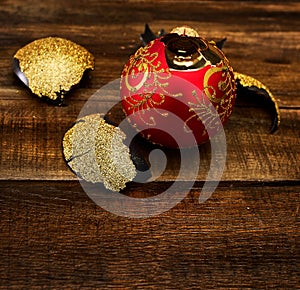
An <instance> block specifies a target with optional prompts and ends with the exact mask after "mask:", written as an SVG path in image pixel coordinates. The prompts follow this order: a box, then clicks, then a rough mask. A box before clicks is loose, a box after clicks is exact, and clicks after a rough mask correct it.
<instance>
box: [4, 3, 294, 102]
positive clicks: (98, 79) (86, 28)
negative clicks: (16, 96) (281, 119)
mask: <svg viewBox="0 0 300 290" xmlns="http://www.w3.org/2000/svg"><path fill="white" fill-rule="evenodd" d="M12 2H13V3H15V4H14V5H10V1H6V2H5V4H4V5H3V6H1V8H0V11H2V14H3V15H4V16H5V18H3V19H5V25H3V26H1V27H0V42H1V44H2V46H1V48H0V61H1V63H2V65H3V70H1V71H0V87H1V95H4V96H6V97H13V96H11V94H10V92H11V91H10V90H14V89H17V88H20V87H19V83H18V82H16V80H15V78H14V77H13V75H12V73H11V62H12V60H11V58H12V56H13V55H14V53H15V52H16V50H17V49H19V48H20V47H21V46H23V45H25V44H26V43H28V42H30V41H32V40H34V39H36V38H40V37H45V36H49V35H59V36H61V37H66V38H70V39H71V40H74V41H76V42H78V43H80V44H82V45H84V46H85V47H87V48H88V49H89V50H90V51H91V52H92V53H93V54H94V55H95V57H96V70H95V71H94V72H93V74H92V79H91V80H90V82H89V83H88V86H89V87H92V88H95V89H98V88H100V87H101V86H102V85H104V84H106V83H107V82H109V81H112V80H114V79H115V78H118V77H119V75H120V72H121V70H122V67H123V64H124V63H125V62H126V61H127V59H128V56H129V55H130V54H131V53H133V51H134V50H135V49H136V47H137V45H138V44H139V34H140V33H141V32H142V31H143V26H144V23H145V22H151V25H152V27H153V29H154V30H155V31H156V30H159V29H160V28H162V27H164V28H165V29H166V30H167V31H168V30H170V29H171V28H173V27H174V26H178V25H182V24H188V25H192V26H193V27H195V28H196V29H198V30H199V31H201V35H202V36H203V37H207V38H209V39H220V38H223V37H227V38H228V41H227V44H226V46H225V48H224V50H225V52H226V54H227V55H228V57H229V59H230V60H231V63H232V65H233V67H234V69H235V70H237V71H240V72H244V73H247V74H249V75H252V76H254V77H257V78H258V79H260V80H261V81H263V82H265V83H266V84H267V85H268V86H269V88H270V89H271V90H272V91H273V93H274V95H275V96H276V98H277V99H278V100H279V104H280V105H281V106H283V107H291V106H296V107H299V106H300V103H299V102H300V98H299V95H298V92H299V83H298V75H299V70H300V64H299V57H298V55H299V46H298V43H299V41H300V38H299V35H300V34H299V28H298V27H300V20H299V19H300V17H299V14H300V5H299V3H297V2H292V3H289V4H285V5H283V4H282V3H279V4H270V3H269V4H266V3H246V2H244V3H242V5H241V4H240V3H239V2H232V3H230V4H228V3H227V2H226V5H224V4H220V3H218V2H205V3H201V5H199V4H197V3H196V2H195V3H194V4H191V3H192V2H189V3H181V2H178V3H175V4H173V5H170V4H169V3H168V1H165V2H159V3H156V4H155V5H154V4H153V2H151V1H150V2H146V3H130V2H129V3H122V9H119V8H120V2H116V3H114V2H113V3H111V2H109V3H108V2H104V3H102V1H101V3H99V2H98V1H90V2H89V3H88V4H78V3H77V4H73V3H72V9H71V10H68V9H66V7H68V4H65V5H66V7H64V6H62V7H61V6H60V5H58V4H54V3H50V4H47V5H48V6H47V7H48V11H47V15H43V14H45V12H44V10H43V9H45V7H44V6H43V5H35V6H34V5H32V3H23V2H22V7H23V9H20V10H18V11H17V12H15V11H14V9H15V7H16V5H18V4H16V3H18V2H17V1H12ZM20 5H21V4H20ZM83 5H86V6H87V7H88V8H87V9H88V10H87V11H89V13H86V14H84V13H81V11H82V9H83V7H82V6H83ZM178 7H180V10H181V11H182V13H180V14H179V13H177V11H178V9H179V8H178ZM191 7H193V9H191ZM283 7H285V8H284V9H283ZM133 8H134V9H133ZM203 11H205V13H203ZM40 15H43V16H44V17H46V18H43V21H42V22H41V23H40V22H39V29H36V21H37V19H36V18H37V17H38V19H40ZM74 15H76V17H74ZM159 15H160V16H162V17H159ZM185 15H188V16H189V17H186V16H185ZM199 15H201V17H200V16H199ZM4 16H3V17H4ZM60 18H63V19H64V21H63V24H62V23H61V21H60ZM187 19H188V21H187ZM224 19H226V21H224ZM245 19H246V20H247V21H245ZM112 20H113V21H112ZM4 87H6V88H7V89H8V90H7V91H5V90H4ZM2 90H3V91H2ZM20 96H23V95H20Z"/></svg>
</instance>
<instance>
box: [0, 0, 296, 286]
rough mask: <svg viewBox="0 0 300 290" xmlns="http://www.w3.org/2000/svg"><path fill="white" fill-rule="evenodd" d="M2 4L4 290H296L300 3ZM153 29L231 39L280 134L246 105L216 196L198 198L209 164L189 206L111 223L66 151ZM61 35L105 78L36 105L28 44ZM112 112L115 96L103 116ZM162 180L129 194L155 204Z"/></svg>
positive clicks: (237, 63)
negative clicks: (19, 61)
mask: <svg viewBox="0 0 300 290" xmlns="http://www.w3.org/2000/svg"><path fill="white" fill-rule="evenodd" d="M59 3H60V2H58V1H52V0H51V1H44V2H41V1H37V0H35V1H23V0H22V1H21V0H19V1H17V0H15V1H13V0H7V1H1V2H0V44H1V45H0V63H1V65H0V144H1V151H0V162H1V163H0V164H1V168H0V218H1V221H0V255H1V256H0V288H1V289H48V288H50V289H52V288H53V289H79V288H80V289H81V288H83V289H299V287H300V282H299V275H300V270H299V259H300V255H299V199H300V198H299V193H300V182H299V180H300V166H299V155H300V154H299V153H300V146H299V145H300V141H299V137H300V133H299V128H300V97H299V91H300V82H299V75H300V74H299V73H300V58H299V53H300V47H299V43H300V33H299V31H300V28H299V27H300V4H299V3H298V1H292V2H280V1H272V2H265V1H259V2H248V1H242V2H240V1H237V2H229V1H205V2H201V3H200V2H197V1H167V0H165V1H98V0H94V1H70V0H68V1H63V3H62V4H59ZM145 22H148V23H150V25H151V27H152V28H153V30H154V31H158V30H159V29H160V28H165V29H166V30H167V31H168V30H169V29H171V28H172V27H174V26H178V25H182V24H188V25H191V26H193V27H194V28H196V29H197V30H198V31H200V32H201V34H202V36H204V37H207V38H210V39H215V40H218V39H221V38H223V37H227V39H228V40H227V43H226V46H225V49H224V51H225V53H226V55H227V56H228V57H229V59H230V61H231V64H232V66H233V68H234V69H235V70H236V71H239V72H243V73H246V74H249V75H252V76H254V77H256V78H258V79H259V80H261V81H262V82H264V83H265V84H266V85H267V86H268V87H269V88H270V89H271V90H272V92H273V94H274V95H275V96H276V99H277V100H278V103H279V106H280V110H281V117H282V122H281V127H280V129H279V131H278V132H276V133H275V134H273V135H270V134H269V133H268V130H269V128H270V117H269V115H268V113H267V112H266V110H264V109H263V108H260V107H259V106H257V105H254V104H247V103H243V102H240V103H239V104H238V106H237V107H236V108H235V110H234V113H233V115H232V117H231V119H230V121H229V122H228V124H227V125H226V127H225V133H226V137H227V146H228V150H227V161H226V166H225V171H224V174H223V176H222V181H221V182H220V184H219V187H218V188H217V189H216V190H215V192H214V194H213V195H212V197H211V198H210V199H209V200H208V201H206V202H205V203H202V204H199V203H198V197H199V193H200V191H201V188H202V186H203V183H204V180H205V178H206V175H207V171H208V168H209V164H210V150H209V148H210V146H209V144H206V145H204V146H202V147H201V148H200V154H201V168H200V170H199V175H198V178H197V181H196V183H195V185H194V187H193V189H192V190H191V192H190V193H189V194H188V196H187V197H186V198H185V199H184V200H183V201H182V202H180V203H179V204H178V205H176V206H175V207H174V208H172V209H171V210H169V211H168V212H165V213H163V214H161V215H159V216H155V217H151V218H145V219H130V218H125V217H120V216H117V215H114V214H112V213H109V212H107V211H105V210H104V209H102V208H101V207H99V206H97V205H95V204H94V203H93V201H92V200H91V199H89V197H88V196H87V195H86V193H85V192H84V190H83V189H82V187H81V185H80V183H79V182H78V180H77V178H76V177H75V176H74V174H73V173H72V172H71V171H70V170H69V169H68V167H67V166H66V164H65V162H64V160H63V158H62V148H61V140H62V137H63V135H64V133H65V131H66V130H67V129H68V128H69V127H70V126H71V125H72V123H73V122H74V121H75V120H76V118H77V116H78V114H79V112H80V110H81V108H82V107H83V105H84V104H85V102H86V101H87V100H88V99H89V97H90V96H91V95H92V94H93V93H94V92H96V91H97V90H98V89H99V88H100V87H102V86H103V85H105V84H106V83H108V82H110V81H113V80H114V79H116V78H118V77H119V75H120V72H121V70H122V67H123V64H124V63H125V62H126V61H127V59H128V57H129V55H130V54H131V53H133V52H134V51H135V49H136V48H137V46H138V45H139V34H140V33H141V32H142V31H143V28H144V23H145ZM50 35H57V36H60V37H65V38H68V39H70V40H73V41H75V42H77V43H79V44H81V45H83V46H85V47H86V48H87V49H88V50H90V51H91V52H92V53H93V54H94V56H95V58H96V68H95V70H94V71H93V72H91V73H90V74H89V75H88V77H87V78H86V79H85V80H84V82H83V83H82V84H81V86H80V87H79V88H77V89H76V90H74V91H73V92H72V93H71V94H70V95H69V96H68V98H67V106H65V107H54V106H51V105H49V104H47V103H45V102H43V101H41V100H40V99H38V98H36V97H33V96H32V95H31V94H30V92H29V91H28V90H27V89H26V88H25V87H24V86H22V85H21V83H20V82H19V81H18V80H17V79H16V77H15V76H14V75H13V72H12V56H13V55H14V53H15V52H16V51H17V50H18V49H19V48H20V47H22V46H23V45H25V44H27V43H28V42H30V41H32V40H34V39H37V38H40V37H45V36H50ZM109 102H111V99H110V98H109V96H108V97H107V99H104V100H103V104H107V103H109ZM167 154H168V156H170V160H169V164H168V167H167V169H166V170H165V172H164V174H163V175H162V176H160V177H159V178H158V180H156V181H155V182H152V183H150V184H145V185H143V184H135V183H131V184H129V185H128V187H127V189H126V190H125V192H124V193H125V194H127V195H129V196H133V197H141V196H148V195H155V194H156V193H158V192H160V191H162V190H164V189H165V188H166V187H167V186H169V185H170V184H172V181H174V179H175V178H176V170H174V168H175V167H176V165H177V164H178V162H179V160H178V158H177V157H176V155H175V154H173V153H172V152H167Z"/></svg>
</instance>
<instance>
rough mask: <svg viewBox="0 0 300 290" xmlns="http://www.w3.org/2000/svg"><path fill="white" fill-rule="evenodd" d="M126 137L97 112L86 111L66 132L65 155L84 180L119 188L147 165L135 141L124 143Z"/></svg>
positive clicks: (117, 189) (122, 187) (68, 162)
mask: <svg viewBox="0 0 300 290" xmlns="http://www.w3.org/2000/svg"><path fill="white" fill-rule="evenodd" d="M125 138H126V135H125V133H124V132H123V131H122V130H121V129H120V128H119V127H116V126H114V125H111V124H109V123H107V122H106V121H105V120H104V118H102V117H101V116H100V114H92V115H87V116H84V117H82V118H79V119H78V120H77V121H76V123H75V124H74V125H73V126H72V127H71V128H70V129H69V130H68V131H67V132H66V133H65V135H64V138H63V154H64V158H65V160H66V162H67V164H68V166H69V167H70V168H71V169H72V170H73V171H74V172H75V173H76V175H77V176H79V177H80V178H82V179H83V180H85V181H87V182H91V183H103V184H104V186H105V187H106V188H107V189H109V190H112V191H116V192H119V191H120V190H122V189H124V188H125V187H126V183H127V182H130V181H132V180H133V179H134V178H135V177H136V175H137V171H146V170H148V169H149V164H148V161H147V160H146V159H144V157H143V155H141V154H140V151H139V149H138V148H137V147H136V146H135V144H134V143H131V144H130V145H129V146H127V145H125V144H124V140H125Z"/></svg>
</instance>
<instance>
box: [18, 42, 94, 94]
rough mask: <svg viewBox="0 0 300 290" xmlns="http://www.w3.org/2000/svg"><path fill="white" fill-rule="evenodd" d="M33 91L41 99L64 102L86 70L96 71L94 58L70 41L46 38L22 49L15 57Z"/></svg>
mask: <svg viewBox="0 0 300 290" xmlns="http://www.w3.org/2000/svg"><path fill="white" fill-rule="evenodd" d="M14 58H15V59H17V60H18V61H19V66H20V70H21V72H22V73H23V74H24V75H25V77H26V78H27V80H28V86H29V88H30V89H31V91H32V92H33V93H34V94H36V95H37V96H39V97H43V96H45V97H48V98H50V99H52V100H56V99H57V98H58V97H60V98H62V97H63V95H64V94H65V93H66V92H68V91H69V90H70V89H71V87H72V86H74V85H76V84H78V83H79V82H80V80H81V78H82V76H83V73H84V71H85V70H86V69H94V57H93V55H92V54H91V53H90V52H88V51H87V50H86V49H85V48H84V47H82V46H80V45H78V44H76V43H74V42H72V41H70V40H67V39H63V38H59V37H47V38H41V39H38V40H35V41H33V42H31V43H29V44H27V45H26V46H24V47H22V48H21V49H19V50H18V51H17V52H16V54H15V56H14Z"/></svg>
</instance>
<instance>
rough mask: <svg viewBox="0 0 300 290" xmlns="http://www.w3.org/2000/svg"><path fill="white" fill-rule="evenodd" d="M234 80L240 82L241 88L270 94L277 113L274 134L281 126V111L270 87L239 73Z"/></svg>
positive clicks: (235, 74)
mask: <svg viewBox="0 0 300 290" xmlns="http://www.w3.org/2000/svg"><path fill="white" fill-rule="evenodd" d="M234 79H235V80H238V81H239V83H240V84H241V86H243V87H249V88H250V87H256V88H258V89H262V90H264V91H265V92H266V93H267V94H268V97H269V98H270V100H271V102H272V103H273V105H274V108H275V113H276V123H275V124H274V128H273V129H272V130H271V131H272V132H274V131H275V130H276V129H277V128H278V127H279V125H280V111H279V106H278V103H277V101H276V99H275V97H274V96H273V94H272V93H271V91H270V90H269V89H268V87H267V86H266V85H264V84H263V83H262V82H260V81H259V80H257V79H255V78H253V77H250V76H248V75H245V74H242V73H238V72H234Z"/></svg>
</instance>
